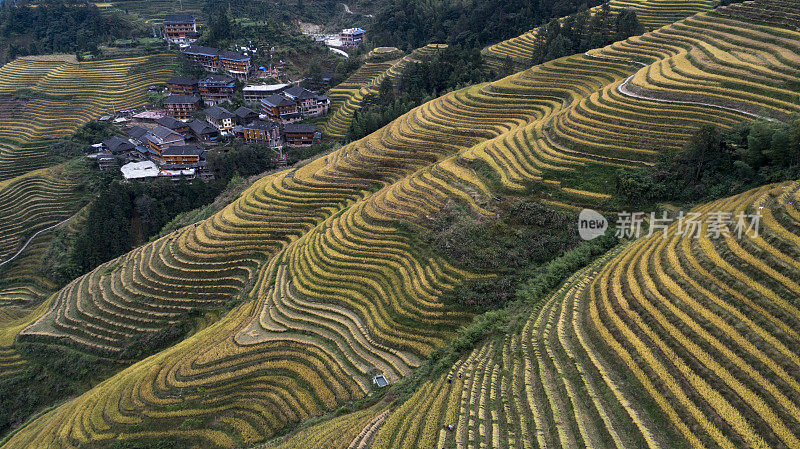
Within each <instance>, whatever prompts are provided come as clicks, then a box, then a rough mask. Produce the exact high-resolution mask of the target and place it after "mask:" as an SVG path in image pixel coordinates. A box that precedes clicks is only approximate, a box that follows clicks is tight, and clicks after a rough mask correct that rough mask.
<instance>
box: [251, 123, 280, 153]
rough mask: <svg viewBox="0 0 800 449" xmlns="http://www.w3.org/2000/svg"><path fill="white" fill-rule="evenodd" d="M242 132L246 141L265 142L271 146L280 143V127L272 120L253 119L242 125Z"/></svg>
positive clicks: (274, 146)
mask: <svg viewBox="0 0 800 449" xmlns="http://www.w3.org/2000/svg"><path fill="white" fill-rule="evenodd" d="M242 133H243V136H244V140H245V141H247V142H265V143H266V144H267V145H269V146H270V147H272V148H276V147H278V146H280V143H281V132H280V128H279V127H278V125H277V124H275V123H272V122H264V121H261V120H256V121H253V122H251V123H249V124H247V125H244V126H243V127H242Z"/></svg>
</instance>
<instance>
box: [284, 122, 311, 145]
mask: <svg viewBox="0 0 800 449" xmlns="http://www.w3.org/2000/svg"><path fill="white" fill-rule="evenodd" d="M283 138H284V140H285V141H286V145H289V146H293V147H307V146H311V145H313V144H314V141H316V140H318V139H319V136H318V135H317V127H316V126H315V125H309V124H305V123H289V124H287V125H285V126H284V127H283Z"/></svg>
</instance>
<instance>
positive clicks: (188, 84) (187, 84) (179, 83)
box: [167, 76, 199, 95]
mask: <svg viewBox="0 0 800 449" xmlns="http://www.w3.org/2000/svg"><path fill="white" fill-rule="evenodd" d="M197 83H198V80H197V78H187V77H185V76H174V77H172V78H170V79H168V80H167V89H169V93H171V94H173V95H197V93H198V92H199V91H198V86H197Z"/></svg>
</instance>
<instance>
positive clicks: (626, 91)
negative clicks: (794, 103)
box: [584, 52, 775, 122]
mask: <svg viewBox="0 0 800 449" xmlns="http://www.w3.org/2000/svg"><path fill="white" fill-rule="evenodd" d="M584 54H585V55H586V57H588V58H594V59H600V60H606V61H616V62H628V63H631V64H638V65H641V66H642V67H647V64H645V63H643V62H639V61H634V60H631V59H621V58H608V57H603V56H595V55H590V54H589V52H586V53H584ZM634 76H636V75H635V74H634V75H631V76H629V77H628V79H626V80H625V82H623V83H622V84H620V85H619V87H617V92H619V93H621V94H622V95H625V96H626V97H631V98H637V99H639V100H647V101H656V102H659V103H671V104H688V105H696V106H707V107H710V108H717V109H724V110H726V111H732V112H738V113H739V114H744V115H747V116H750V117H754V118H760V119H765V120H769V121H770V122H772V121H775V119H773V118H770V117H764V116H763V115H758V114H754V113H752V112H749V111H745V110H744V109H738V108H732V107H729V106H723V105H720V104H714V103H703V102H701V101H688V100H669V99H666V98H658V97H653V96H649V95H642V94H637V93H635V92H632V91H631V90H630V89H628V84H630V82H631V80H632V79H633V77H634Z"/></svg>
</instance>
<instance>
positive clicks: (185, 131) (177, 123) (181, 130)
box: [156, 115, 189, 138]
mask: <svg viewBox="0 0 800 449" xmlns="http://www.w3.org/2000/svg"><path fill="white" fill-rule="evenodd" d="M156 123H157V124H159V125H161V126H163V127H165V128H169V129H171V130H173V131H175V132H176V133H178V134H180V135H182V136H183V137H184V138H185V137H186V136H188V135H189V125H188V124H187V123H186V122H184V121H181V120H178V119H176V118H175V117H171V116H169V115H166V116H164V117H161V118H160V119H158V120H156Z"/></svg>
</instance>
